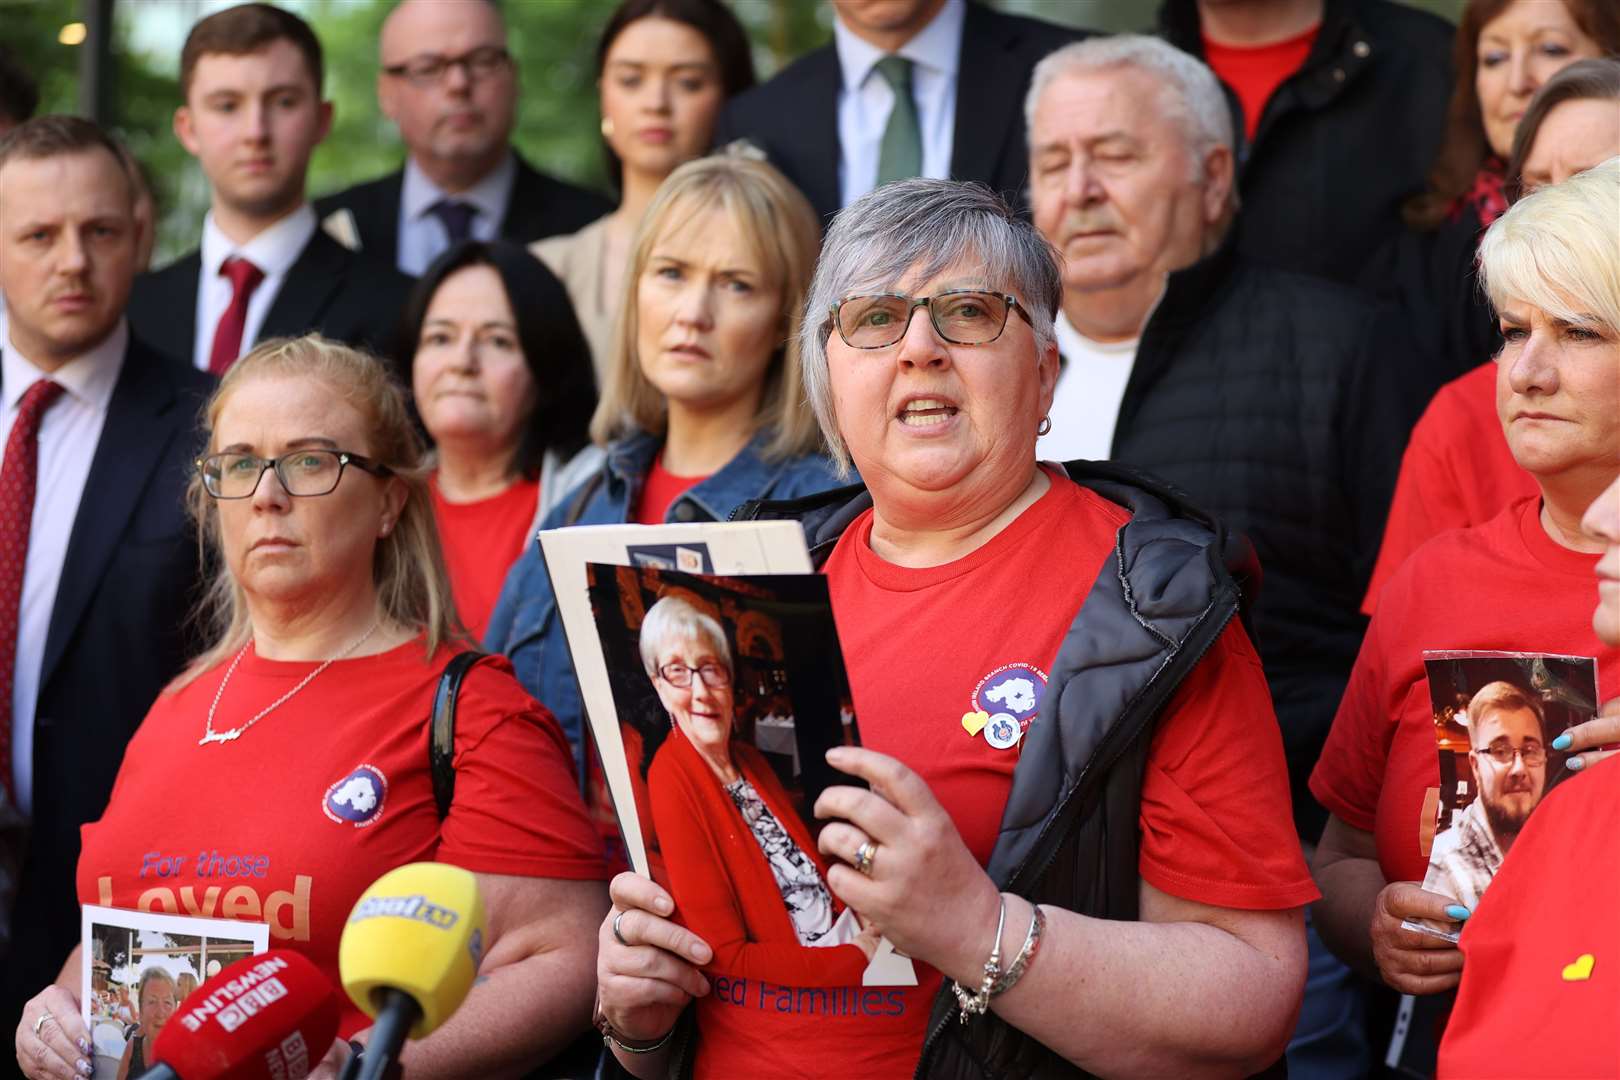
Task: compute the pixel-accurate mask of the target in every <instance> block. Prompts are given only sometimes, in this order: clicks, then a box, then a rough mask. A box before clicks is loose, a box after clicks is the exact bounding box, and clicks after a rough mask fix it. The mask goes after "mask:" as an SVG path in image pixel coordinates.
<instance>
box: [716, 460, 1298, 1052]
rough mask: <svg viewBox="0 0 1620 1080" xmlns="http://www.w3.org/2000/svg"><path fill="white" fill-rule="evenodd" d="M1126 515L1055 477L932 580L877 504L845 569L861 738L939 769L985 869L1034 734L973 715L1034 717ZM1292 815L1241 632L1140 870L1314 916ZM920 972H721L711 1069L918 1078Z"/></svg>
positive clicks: (1187, 697) (847, 646)
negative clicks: (996, 740)
mask: <svg viewBox="0 0 1620 1080" xmlns="http://www.w3.org/2000/svg"><path fill="white" fill-rule="evenodd" d="M1127 518H1128V515H1127V513H1126V512H1125V511H1124V510H1123V509H1122V508H1120V507H1119V506H1116V505H1115V504H1113V503H1111V502H1108V501H1107V500H1105V499H1103V498H1101V497H1100V496H1098V495H1095V494H1093V493H1092V492H1090V491H1088V490H1086V489H1084V488H1081V487H1079V486H1078V485H1076V484H1073V483H1070V482H1068V481H1067V480H1063V479H1054V481H1053V483H1052V487H1051V490H1049V491H1048V492H1046V494H1044V495H1043V496H1042V497H1041V498H1040V499H1039V500H1038V501H1037V502H1036V503H1035V504H1034V505H1033V506H1032V507H1030V508H1029V509H1028V510H1026V511H1024V513H1023V514H1021V515H1020V516H1019V517H1018V518H1017V520H1015V521H1014V522H1013V523H1012V524H1011V525H1009V526H1007V528H1006V529H1004V530H1003V531H1002V532H1001V533H1000V534H998V535H997V536H996V537H995V538H994V539H992V540H991V541H990V542H989V543H988V544H986V545H984V546H983V547H981V548H980V549H978V550H977V551H975V552H973V553H971V554H969V555H967V556H965V557H964V558H961V559H958V560H956V561H955V562H952V563H948V564H946V565H944V566H937V567H931V568H928V569H921V570H913V569H906V568H903V567H898V566H894V565H892V564H890V563H887V562H884V561H883V560H882V559H881V558H879V557H878V556H877V555H876V554H875V553H874V552H873V551H872V550H871V545H870V541H871V532H872V515H871V512H870V511H868V512H867V513H866V514H865V515H863V516H862V517H860V518H857V519H856V520H855V522H854V523H853V524H852V525H851V526H850V527H849V529H848V530H847V531H846V532H845V533H844V535H843V537H842V538H841V539H840V540H839V542H838V546H837V547H836V548H835V550H834V551H833V554H832V556H831V558H830V559H829V560H828V562H827V565H826V574H827V577H828V584H829V588H830V590H831V593H832V601H833V609H834V614H835V616H836V619H837V623H838V633H839V638H840V642H841V645H842V648H843V653H844V659H845V662H846V663H847V664H848V665H849V674H850V683H851V687H852V689H853V691H854V695H855V704H856V709H857V712H858V719H859V724H860V731H861V741H862V743H863V744H864V745H866V746H869V747H871V748H872V749H874V750H878V751H881V752H883V753H886V754H892V755H894V756H895V757H898V758H899V759H900V760H902V761H904V762H906V763H907V764H908V765H910V766H911V767H912V768H914V769H916V770H917V771H918V772H920V773H921V774H922V776H923V778H924V779H925V780H927V781H928V784H929V786H930V788H932V789H933V792H934V795H935V796H936V797H937V798H938V799H939V800H940V802H941V803H942V804H943V805H944V806H945V808H946V810H947V811H949V813H950V814H951V817H952V820H953V821H954V822H955V824H956V827H957V830H958V831H959V832H960V833H961V834H962V838H963V840H964V841H965V842H966V843H967V846H968V849H969V850H970V851H972V852H973V855H974V857H975V858H977V859H978V860H979V861H980V863H981V864H983V863H985V862H987V861H988V860H989V857H990V852H991V849H992V847H993V846H994V844H995V837H996V833H997V831H998V830H999V827H1000V824H1001V814H1002V808H1003V806H1005V804H1006V801H1007V796H1008V793H1009V791H1010V790H1011V785H1012V774H1013V768H1014V766H1016V765H1017V763H1018V753H1019V751H1018V748H1017V747H1018V746H1021V745H1022V739H1021V738H1020V740H1019V742H1018V743H1017V744H1015V745H1014V746H1013V747H1011V748H1010V749H1006V750H998V749H995V747H994V746H992V745H991V744H990V742H989V741H988V739H987V736H986V732H985V731H981V732H980V733H979V734H978V735H969V734H968V733H967V731H966V730H965V729H964V727H963V724H962V717H963V714H964V713H971V712H978V711H984V712H986V713H988V714H992V715H994V714H1005V715H1007V716H1010V717H1012V718H1015V719H1016V720H1017V721H1018V723H1019V725H1020V727H1023V726H1027V724H1028V722H1029V721H1030V720H1032V719H1033V718H1034V717H1035V715H1036V713H1037V711H1038V707H1039V702H1040V698H1041V697H1042V696H1043V695H1044V693H1045V688H1046V687H1045V683H1046V672H1047V671H1049V670H1050V669H1051V666H1052V662H1053V660H1054V659H1055V658H1056V657H1057V653H1058V647H1059V645H1060V644H1061V642H1062V639H1063V636H1064V634H1065V632H1066V631H1067V630H1068V628H1069V625H1070V623H1071V622H1072V621H1073V620H1074V615H1075V612H1076V611H1078V610H1079V608H1080V605H1081V603H1082V602H1083V601H1084V599H1085V597H1086V595H1087V593H1088V592H1090V590H1091V586H1092V583H1093V581H1094V580H1095V578H1096V576H1097V574H1098V572H1099V571H1101V570H1102V569H1103V567H1104V565H1105V563H1106V561H1107V560H1108V559H1109V557H1110V555H1111V553H1112V551H1113V543H1114V537H1115V533H1116V531H1117V530H1118V528H1119V526H1120V525H1122V524H1123V523H1124V522H1125V521H1126V520H1127ZM997 719H999V717H998V718H997ZM995 722H996V721H995V720H992V724H994V723H995ZM988 730H989V729H988V728H987V729H986V731H988ZM1292 822H1293V818H1292V816H1291V814H1290V808H1289V801H1288V780H1287V774H1286V769H1285V765H1284V762H1283V754H1282V740H1281V737H1280V735H1279V734H1278V731H1277V723H1276V719H1275V717H1274V715H1273V713H1272V707H1271V699H1270V697H1269V694H1268V692H1267V689H1266V683H1265V679H1264V677H1263V675H1262V673H1261V670H1260V663H1259V661H1258V659H1256V657H1255V653H1254V650H1253V649H1252V648H1251V647H1250V645H1249V643H1248V641H1247V639H1246V638H1245V637H1244V635H1243V632H1242V630H1241V629H1240V628H1239V626H1238V625H1237V624H1236V623H1234V624H1233V625H1232V626H1231V627H1229V628H1228V629H1227V630H1226V632H1225V633H1224V634H1222V636H1221V637H1220V638H1219V639H1218V641H1217V642H1216V644H1215V646H1214V648H1212V649H1211V651H1210V653H1209V655H1208V656H1207V657H1206V658H1205V659H1204V661H1203V662H1202V663H1200V664H1199V665H1198V668H1197V670H1196V671H1195V672H1194V673H1193V674H1192V675H1191V676H1189V678H1188V680H1187V682H1186V683H1185V684H1184V685H1183V686H1182V687H1181V689H1180V690H1179V691H1178V693H1177V695H1176V696H1175V698H1174V699H1172V701H1171V703H1170V704H1169V705H1168V706H1167V708H1166V711H1165V714H1164V717H1163V719H1162V720H1161V722H1160V726H1159V730H1158V734H1157V735H1156V736H1155V737H1154V741H1153V745H1152V748H1151V751H1150V756H1149V759H1148V763H1147V769H1146V775H1145V777H1144V780H1143V788H1142V805H1141V814H1140V824H1141V829H1142V843H1141V851H1142V855H1141V871H1142V876H1143V877H1144V878H1145V879H1147V880H1148V881H1149V882H1151V883H1152V884H1153V885H1155V886H1156V887H1158V888H1160V889H1163V890H1164V891H1166V892H1169V893H1173V894H1175V895H1177V896H1181V897H1184V898H1187V899H1191V900H1197V901H1202V902H1204V903H1208V904H1216V905H1220V906H1224V907H1231V908H1249V909H1278V908H1291V907H1298V906H1299V905H1302V904H1305V903H1308V902H1309V901H1311V900H1312V899H1314V898H1315V897H1316V895H1317V892H1316V888H1315V886H1314V885H1312V883H1311V879H1310V875H1309V874H1308V873H1307V872H1306V869H1305V863H1304V860H1303V858H1302V857H1301V855H1300V849H1299V841H1298V840H1297V839H1296V838H1295V836H1294V830H1293V824H1292ZM879 857H880V858H881V855H880V856H879ZM919 902H920V903H927V902H928V900H927V898H920V899H919ZM939 917H940V918H942V919H950V918H952V914H951V913H950V912H949V911H945V910H943V909H942V910H941V911H940V912H939ZM969 930H971V932H973V933H978V934H981V935H983V936H984V937H985V938H986V939H988V937H989V934H990V932H991V929H990V928H989V927H977V928H964V931H965V932H966V931H969ZM916 966H917V977H918V982H919V985H917V986H915V987H882V986H864V987H863V986H850V987H844V988H832V989H818V988H806V987H784V986H780V985H777V984H775V983H771V982H764V981H761V980H760V979H757V978H753V979H747V980H736V979H724V980H723V981H722V979H723V974H722V977H721V978H715V976H713V975H711V978H714V979H715V985H716V988H717V991H718V992H717V993H716V994H712V995H710V996H708V997H705V998H702V999H700V1000H699V1004H698V1010H699V1011H698V1024H699V1031H700V1032H701V1042H700V1044H699V1053H698V1059H697V1065H698V1075H699V1076H716V1077H718V1076H735V1075H755V1076H772V1077H778V1076H780V1077H792V1076H860V1077H867V1076H906V1075H909V1074H910V1073H911V1071H912V1069H913V1068H914V1067H915V1065H916V1062H917V1058H918V1055H919V1053H920V1051H921V1049H922V1043H923V1037H924V1034H925V1031H924V1028H925V1026H926V1024H927V1020H928V1012H929V1008H930V1006H931V1005H932V1002H933V999H934V995H935V993H936V992H937V991H938V989H939V986H940V981H941V976H940V974H939V972H937V971H935V970H934V969H932V968H930V967H928V966H926V965H924V964H921V963H919V964H917V965H916ZM739 983H742V984H743V985H740V986H739ZM812 1048H814V1049H813V1050H812Z"/></svg>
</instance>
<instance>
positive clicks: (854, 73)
mask: <svg viewBox="0 0 1620 1080" xmlns="http://www.w3.org/2000/svg"><path fill="white" fill-rule="evenodd" d="M965 18H967V0H945V6H944V7H943V8H940V10H939V14H938V15H935V16H934V17H933V19H932V20H931V21H930V22H929V23H928V25H927V26H925V27H923V28H922V30H921V31H919V32H918V33H917V35H916V36H915V37H913V38H912V39H911V40H910V41H908V42H906V43H905V44H904V45H902V46H900V48H899V49H898V50H897V52H896V55H897V56H903V57H905V58H906V59H907V60H910V61H911V62H912V63H914V64H918V65H921V66H922V67H925V68H930V69H932V70H934V71H936V72H939V73H940V74H942V75H947V76H953V77H954V76H955V75H956V70H957V64H958V62H959V61H960V59H961V54H962V22H963V20H964V19H965ZM833 43H834V46H835V47H836V48H837V50H838V69H839V71H840V73H841V74H842V76H843V80H844V91H845V93H850V94H853V93H856V92H857V91H859V90H860V88H861V86H862V84H864V83H865V82H866V80H867V77H868V76H870V75H871V74H872V69H873V68H874V67H875V66H876V65H877V62H878V61H879V60H881V59H883V58H884V57H885V56H887V55H888V53H885V52H884V51H883V50H881V49H879V48H878V47H877V46H876V45H873V44H872V43H871V42H869V41H865V40H863V39H861V38H859V37H857V36H855V33H854V32H853V31H851V30H850V29H849V28H848V27H846V26H845V25H844V23H843V20H841V19H839V18H837V17H834V19H833Z"/></svg>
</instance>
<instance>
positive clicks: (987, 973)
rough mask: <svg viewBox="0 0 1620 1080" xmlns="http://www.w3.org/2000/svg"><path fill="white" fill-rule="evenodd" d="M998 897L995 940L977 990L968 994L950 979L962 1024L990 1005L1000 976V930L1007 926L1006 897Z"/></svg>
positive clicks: (979, 1014)
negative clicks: (999, 903)
mask: <svg viewBox="0 0 1620 1080" xmlns="http://www.w3.org/2000/svg"><path fill="white" fill-rule="evenodd" d="M999 899H1000V900H1001V914H1000V915H998V916H997V917H996V941H995V944H994V945H992V946H990V959H988V960H986V961H985V962H984V978H983V979H981V980H980V982H979V989H978V991H977V992H975V993H972V994H970V993H968V992H967V991H966V990H964V989H962V984H961V983H959V982H957V981H956V980H955V979H952V980H951V991H952V992H953V993H954V994H955V995H956V1004H957V1007H958V1008H960V1009H961V1010H962V1012H961V1014H960V1015H959V1016H958V1017H957V1019H958V1020H960V1021H961V1022H962V1023H963V1024H966V1023H967V1022H968V1017H969V1016H983V1015H984V1011H985V1010H986V1009H988V1008H989V1007H990V995H991V993H992V992H993V991H994V988H995V985H996V980H997V979H998V978H1000V976H1001V931H1002V930H1004V929H1005V928H1006V926H1007V897H1006V896H1005V895H1004V894H1002V895H999Z"/></svg>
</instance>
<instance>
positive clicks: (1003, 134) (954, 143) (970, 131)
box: [951, 3, 1029, 187]
mask: <svg viewBox="0 0 1620 1080" xmlns="http://www.w3.org/2000/svg"><path fill="white" fill-rule="evenodd" d="M1016 36H1017V31H1016V29H1014V28H1012V27H1009V26H1008V25H1007V24H1006V23H1004V22H1002V21H1001V20H999V19H997V18H996V17H995V16H994V14H992V13H991V12H989V11H986V10H985V9H984V8H982V7H980V6H979V5H978V4H974V3H969V4H968V6H967V14H966V15H965V17H964V18H963V21H962V46H961V52H960V54H959V55H958V57H957V64H956V127H955V130H954V133H953V135H952V138H951V179H953V180H981V181H984V182H986V183H989V184H990V185H991V186H992V187H993V186H995V184H996V177H997V174H998V172H999V170H998V169H997V167H996V166H997V165H998V164H999V163H1000V161H1001V159H1002V154H1003V153H1004V152H1005V149H1006V146H1007V140H1008V139H1010V138H1011V137H1012V135H1013V132H1014V131H1015V130H1022V128H1023V125H1022V124H1013V123H1009V122H1008V118H1009V117H1021V116H1022V115H1023V111H1024V87H1025V83H1026V80H1027V79H1028V77H1029V71H1028V69H1027V68H1026V67H1025V66H1024V65H1022V64H1018V63H1015V62H1013V61H1014V58H1013V57H1010V56H1004V55H1003V54H1004V53H1009V52H1011V50H1012V47H1013V45H1014V44H1016ZM1013 152H1014V153H1018V154H1022V153H1023V152H1024V148H1023V147H1022V146H1018V147H1015V148H1013ZM1017 171H1018V172H1019V174H1020V175H1022V173H1023V170H1022V169H1019V170H1017Z"/></svg>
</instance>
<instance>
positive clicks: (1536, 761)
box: [1471, 739, 1547, 769]
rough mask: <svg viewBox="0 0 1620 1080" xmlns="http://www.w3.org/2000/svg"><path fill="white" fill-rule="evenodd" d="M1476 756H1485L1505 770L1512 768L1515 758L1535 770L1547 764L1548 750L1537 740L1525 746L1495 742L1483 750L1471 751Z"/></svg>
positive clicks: (1531, 740) (1528, 742) (1530, 741)
mask: <svg viewBox="0 0 1620 1080" xmlns="http://www.w3.org/2000/svg"><path fill="white" fill-rule="evenodd" d="M1471 752H1472V753H1475V754H1484V755H1485V756H1486V757H1488V758H1490V759H1491V760H1492V761H1494V762H1496V763H1497V764H1498V765H1500V766H1502V767H1503V768H1511V767H1512V766H1513V759H1514V758H1515V757H1517V758H1519V759H1520V760H1522V761H1523V762H1524V764H1525V766H1526V767H1527V768H1531V769H1535V768H1539V767H1540V766H1542V765H1545V764H1546V763H1547V748H1546V747H1545V746H1543V745H1542V744H1541V743H1540V742H1538V741H1536V740H1535V739H1530V740H1529V741H1527V742H1526V743H1525V744H1524V745H1523V746H1514V745H1513V744H1512V743H1508V742H1493V743H1491V745H1489V746H1487V747H1485V748H1484V749H1482V750H1474V751H1471Z"/></svg>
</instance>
